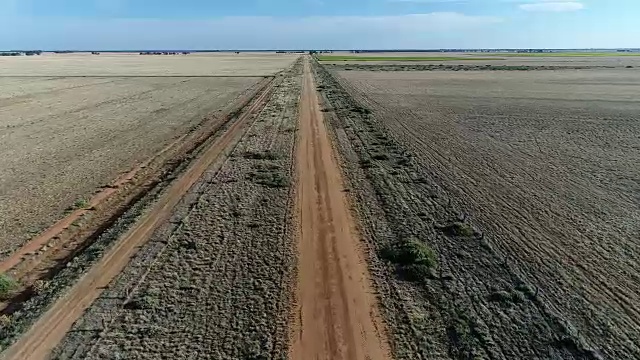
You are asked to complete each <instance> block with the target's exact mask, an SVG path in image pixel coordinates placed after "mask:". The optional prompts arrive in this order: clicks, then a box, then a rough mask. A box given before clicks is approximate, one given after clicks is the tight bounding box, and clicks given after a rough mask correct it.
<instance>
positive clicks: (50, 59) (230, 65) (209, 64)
mask: <svg viewBox="0 0 640 360" xmlns="http://www.w3.org/2000/svg"><path fill="white" fill-rule="evenodd" d="M297 58H298V55H295V54H255V53H254V54H231V53H219V54H190V55H138V54H106V53H105V54H101V55H90V54H84V53H80V54H49V53H47V54H43V55H41V56H28V57H26V56H20V57H13V56H8V57H0V76H267V75H273V74H274V73H276V72H278V71H280V70H282V69H283V68H285V67H287V66H289V65H291V64H292V63H293V62H294V61H295V60H296V59H297Z"/></svg>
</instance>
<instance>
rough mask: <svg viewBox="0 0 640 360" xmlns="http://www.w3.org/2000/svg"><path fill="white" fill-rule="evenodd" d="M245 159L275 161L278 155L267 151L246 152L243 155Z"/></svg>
mask: <svg viewBox="0 0 640 360" xmlns="http://www.w3.org/2000/svg"><path fill="white" fill-rule="evenodd" d="M244 158H245V159H254V160H277V159H278V155H277V154H275V153H273V152H272V151H271V150H267V151H247V152H246V153H244Z"/></svg>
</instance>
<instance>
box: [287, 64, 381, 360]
mask: <svg viewBox="0 0 640 360" xmlns="http://www.w3.org/2000/svg"><path fill="white" fill-rule="evenodd" d="M297 146H298V150H297V177H298V178H297V199H296V200H297V208H296V210H297V223H298V233H297V235H298V238H299V243H298V256H299V259H298V264H299V265H298V277H299V278H298V289H297V293H296V298H297V306H296V308H295V313H294V317H295V322H296V323H295V324H294V325H293V326H294V328H293V330H292V337H293V338H292V341H291V342H292V343H291V349H290V357H291V358H292V359H349V360H356V359H389V358H390V356H389V350H388V349H389V347H388V345H387V342H386V339H385V333H384V331H383V323H382V321H381V319H380V318H379V316H378V310H377V302H376V298H375V296H374V295H373V290H372V289H371V287H370V284H369V279H368V274H367V272H368V271H367V265H366V260H365V256H364V254H363V253H362V251H361V249H360V244H359V236H358V233H357V230H356V226H355V221H354V219H353V217H352V216H351V213H350V210H349V204H348V201H347V198H346V196H345V195H344V193H343V188H344V185H343V181H342V178H341V174H340V166H339V164H338V162H337V159H336V157H335V156H334V153H333V148H332V145H331V140H330V138H329V134H328V131H327V128H326V126H325V124H324V122H323V117H322V113H321V111H320V106H319V102H318V98H317V94H316V90H315V81H314V79H313V74H312V72H311V69H310V64H309V60H308V59H305V63H304V80H303V92H302V99H301V104H300V131H299V135H298V145H297Z"/></svg>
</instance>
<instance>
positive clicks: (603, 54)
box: [468, 52, 640, 57]
mask: <svg viewBox="0 0 640 360" xmlns="http://www.w3.org/2000/svg"><path fill="white" fill-rule="evenodd" d="M468 55H473V54H468ZM482 56H495V57H613V56H640V53H615V52H554V53H490V54H482Z"/></svg>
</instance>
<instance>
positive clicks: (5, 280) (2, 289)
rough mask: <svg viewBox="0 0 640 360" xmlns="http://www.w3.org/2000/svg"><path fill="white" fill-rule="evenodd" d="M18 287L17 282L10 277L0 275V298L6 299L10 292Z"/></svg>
mask: <svg viewBox="0 0 640 360" xmlns="http://www.w3.org/2000/svg"><path fill="white" fill-rule="evenodd" d="M17 287H18V283H17V282H16V281H15V280H13V279H12V278H11V277H9V276H7V275H5V274H2V275H0V300H6V299H7V298H8V297H9V295H11V292H12V291H13V290H15V289H16V288H17Z"/></svg>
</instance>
